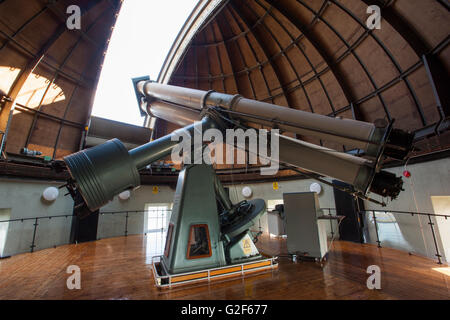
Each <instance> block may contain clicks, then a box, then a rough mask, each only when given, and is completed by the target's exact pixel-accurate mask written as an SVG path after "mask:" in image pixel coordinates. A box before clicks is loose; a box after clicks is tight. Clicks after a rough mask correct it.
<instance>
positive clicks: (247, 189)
mask: <svg viewBox="0 0 450 320" xmlns="http://www.w3.org/2000/svg"><path fill="white" fill-rule="evenodd" d="M252 194H253V190H252V188H250V187H244V188H242V195H243V196H244V197H245V198H250V197H251V196H252Z"/></svg>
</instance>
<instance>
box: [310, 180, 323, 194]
mask: <svg viewBox="0 0 450 320" xmlns="http://www.w3.org/2000/svg"><path fill="white" fill-rule="evenodd" d="M309 191H311V192H315V193H317V194H320V192H321V191H322V186H321V185H320V184H318V183H317V182H313V183H311V185H310V186H309Z"/></svg>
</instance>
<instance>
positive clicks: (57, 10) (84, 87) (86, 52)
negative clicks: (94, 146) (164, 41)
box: [0, 0, 121, 158]
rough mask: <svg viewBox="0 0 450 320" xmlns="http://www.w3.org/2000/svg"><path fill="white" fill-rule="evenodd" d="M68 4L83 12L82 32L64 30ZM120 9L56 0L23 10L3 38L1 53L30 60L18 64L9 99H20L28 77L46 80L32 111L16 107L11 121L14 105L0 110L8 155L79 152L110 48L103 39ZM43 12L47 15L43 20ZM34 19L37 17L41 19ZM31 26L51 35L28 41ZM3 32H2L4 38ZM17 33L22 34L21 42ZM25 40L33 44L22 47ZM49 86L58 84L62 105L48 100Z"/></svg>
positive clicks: (106, 3)
mask: <svg viewBox="0 0 450 320" xmlns="http://www.w3.org/2000/svg"><path fill="white" fill-rule="evenodd" d="M22 1H23V0H22ZM24 2H25V1H24ZM55 4H57V6H56V5H55ZM71 4H76V5H78V6H79V7H80V9H81V10H80V11H81V19H82V21H83V25H82V27H83V29H82V30H78V29H74V30H73V31H69V30H68V29H67V26H66V19H67V14H66V12H65V8H66V7H67V6H69V5H71ZM21 5H22V4H18V5H14V6H12V7H9V6H8V9H9V11H11V12H12V13H14V12H16V11H17V10H18V9H17V7H19V8H20V6H21ZM120 8H121V1H119V0H111V1H109V0H104V1H81V0H79V1H76V2H75V3H69V1H62V0H56V1H54V2H48V3H41V4H40V3H39V2H37V3H36V4H35V6H34V7H32V10H31V9H30V10H28V11H26V16H22V17H20V16H17V19H19V20H18V21H17V22H18V23H17V25H18V26H17V27H16V30H15V31H13V32H9V34H11V35H9V34H8V35H6V39H7V41H6V43H4V44H3V46H2V47H1V48H0V50H1V49H3V48H4V47H6V46H10V45H13V46H12V48H14V49H15V51H14V54H15V55H16V56H18V57H22V56H25V57H29V58H28V61H26V60H25V59H24V60H25V61H23V62H22V63H21V66H17V68H20V72H19V74H18V75H17V76H16V77H15V80H14V83H12V85H11V86H10V87H9V92H13V93H14V94H9V96H10V97H11V98H12V100H13V101H15V100H16V98H17V97H18V95H19V94H20V96H22V91H23V90H24V89H26V88H28V86H29V85H28V80H27V79H29V77H30V75H31V74H32V73H34V74H36V75H39V76H43V77H45V78H44V80H46V81H45V84H43V85H42V92H38V91H36V92H37V93H38V94H39V95H38V96H37V97H36V98H37V100H36V101H35V105H36V107H34V106H33V108H29V107H28V106H23V108H21V107H20V105H18V110H19V111H21V112H22V113H18V114H15V115H14V117H13V113H12V112H11V107H12V106H13V103H10V102H9V103H8V104H6V105H5V107H4V108H3V110H2V114H1V120H2V123H1V124H2V130H4V128H6V124H7V123H9V124H8V129H9V131H10V139H8V146H7V147H8V148H7V150H6V151H7V152H10V153H11V152H12V153H18V152H19V151H18V150H19V149H20V148H22V147H27V148H31V149H36V150H39V151H41V152H43V154H44V155H46V156H53V158H55V157H58V156H59V157H61V156H62V155H65V154H67V153H71V152H74V151H77V150H79V148H80V137H81V136H82V134H83V132H84V128H85V125H86V122H87V119H88V118H89V116H90V114H91V109H92V103H93V97H94V91H95V86H96V84H97V82H98V79H99V75H100V68H101V64H102V60H103V59H104V57H103V55H104V52H105V51H106V48H107V45H108V41H107V39H108V38H109V37H110V36H111V33H112V28H111V30H109V29H110V26H112V25H113V24H114V21H116V18H117V15H118V12H119V10H120ZM5 12H6V11H5ZM45 12H48V13H46V15H45V16H43V14H44V13H45ZM109 14H110V16H109ZM27 16H30V17H31V18H28V17H27ZM38 17H41V19H39V21H37V18H38ZM25 19H26V20H25ZM22 21H25V22H22ZM19 24H20V25H19ZM30 26H31V27H32V28H36V27H41V28H42V29H43V30H50V31H46V32H41V34H39V35H40V37H37V38H36V39H35V40H36V41H29V39H30V37H32V39H34V38H33V37H34V33H33V30H30ZM24 30H26V32H23V31H24ZM4 33H5V32H4V31H3V30H2V34H4ZM18 35H21V37H20V39H18V37H17V36H18ZM27 37H28V39H27ZM26 41H28V42H30V43H32V44H31V45H27V44H23V43H24V42H26ZM36 43H37V44H36ZM17 48H18V49H19V50H16V49H17ZM5 51H6V50H5ZM8 53H10V51H9V50H8ZM13 57H14V55H13ZM5 58H8V56H6V57H5ZM6 60H8V59H6ZM9 60H11V59H10V58H9ZM9 60H8V61H9ZM16 60H19V61H20V59H17V58H16ZM66 80H68V81H66ZM87 81H89V83H88V82H87ZM42 82H43V81H42ZM30 85H31V82H30ZM53 85H55V89H57V90H59V89H58V88H57V87H56V85H57V86H59V87H60V89H61V90H62V91H61V93H60V94H58V95H57V96H56V97H60V96H62V98H63V99H64V101H62V100H61V101H60V102H58V100H55V99H52V98H51V97H50V98H49V95H50V92H51V90H50V88H51V87H52V86H53ZM57 93H58V92H56V93H55V94H57ZM63 94H64V95H63ZM35 96H36V95H35ZM46 100H48V102H45V101H46ZM73 105H76V106H77V108H76V109H77V110H73ZM41 109H42V110H41ZM25 113H31V116H29V115H26V116H25V115H24V114H25ZM8 119H10V120H8ZM68 119H69V120H68ZM5 120H6V121H5ZM4 126H5V127H4ZM6 131H8V130H6ZM4 136H5V137H4V139H3V140H4V141H6V138H7V137H6V136H7V134H5V135H4ZM60 146H61V149H59V147H60Z"/></svg>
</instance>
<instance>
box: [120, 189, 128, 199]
mask: <svg viewBox="0 0 450 320" xmlns="http://www.w3.org/2000/svg"><path fill="white" fill-rule="evenodd" d="M130 196H131V192H130V190H125V191H123V192H121V193H119V199H120V200H123V201H125V200H128V199H130Z"/></svg>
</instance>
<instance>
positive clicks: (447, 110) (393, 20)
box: [362, 0, 450, 126]
mask: <svg viewBox="0 0 450 320" xmlns="http://www.w3.org/2000/svg"><path fill="white" fill-rule="evenodd" d="M362 1H364V3H366V4H367V5H378V6H379V7H380V8H381V15H382V17H383V19H384V20H386V21H387V22H388V23H389V24H390V25H391V26H392V27H393V28H394V29H395V30H396V31H397V32H398V34H400V36H401V37H402V38H403V39H404V40H405V41H406V42H407V43H408V44H409V46H410V47H411V48H412V49H413V50H414V52H415V53H416V55H417V56H418V58H419V59H420V61H421V62H422V63H423V64H424V66H425V68H426V69H427V72H428V76H429V80H430V84H431V86H432V87H433V90H434V94H435V98H436V103H437V108H438V112H439V115H440V116H441V120H442V119H443V118H444V117H446V116H449V115H450V94H449V92H448V83H449V82H450V79H449V76H448V73H446V72H445V71H444V70H445V67H444V66H443V64H442V62H441V61H440V59H438V58H437V57H436V55H435V54H433V51H434V50H433V49H432V48H431V47H430V46H429V45H428V43H427V42H426V41H425V40H424V39H423V37H422V36H421V35H420V34H419V33H418V32H417V31H416V30H415V29H414V27H413V26H411V25H410V24H409V23H408V21H407V20H406V19H405V18H404V17H402V16H400V15H399V14H398V13H397V12H396V11H395V9H394V8H393V7H392V6H391V5H385V4H384V3H381V2H380V1H378V0H362ZM436 1H437V3H439V4H440V5H442V6H443V7H444V8H445V9H447V10H448V9H449V6H448V2H447V3H445V2H443V1H439V0H436ZM430 60H431V64H432V65H433V66H432V67H431V68H429V62H430ZM418 112H419V113H420V114H421V115H422V116H423V118H424V119H425V116H424V115H423V110H422V109H421V108H420V109H418ZM423 122H424V123H423V125H424V126H426V120H424V121H423Z"/></svg>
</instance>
